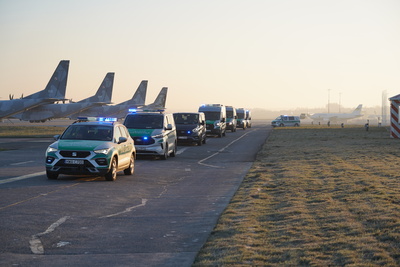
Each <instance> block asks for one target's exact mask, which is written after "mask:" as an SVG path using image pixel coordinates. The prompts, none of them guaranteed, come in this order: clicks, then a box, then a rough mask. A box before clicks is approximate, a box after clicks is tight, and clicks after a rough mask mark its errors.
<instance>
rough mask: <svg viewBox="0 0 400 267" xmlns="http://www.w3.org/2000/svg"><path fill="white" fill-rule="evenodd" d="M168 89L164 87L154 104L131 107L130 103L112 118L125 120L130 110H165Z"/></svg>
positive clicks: (111, 115) (112, 114)
mask: <svg viewBox="0 0 400 267" xmlns="http://www.w3.org/2000/svg"><path fill="white" fill-rule="evenodd" d="M167 92H168V87H163V88H162V89H161V91H160V92H159V93H158V95H157V97H156V99H155V100H154V102H153V103H151V104H148V105H130V104H129V103H128V104H126V105H124V109H121V110H119V111H118V112H117V113H111V114H110V117H116V118H125V116H126V114H128V112H129V110H130V109H135V108H136V109H138V108H140V109H142V110H164V109H165V103H166V101H167Z"/></svg>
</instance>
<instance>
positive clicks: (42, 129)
mask: <svg viewBox="0 0 400 267" xmlns="http://www.w3.org/2000/svg"><path fill="white" fill-rule="evenodd" d="M65 128H66V127H55V126H9V125H6V126H1V127H0V138H1V137H3V138H4V137H7V138H12V137H18V138H23V137H52V136H54V135H56V134H62V132H63V131H64V130H65Z"/></svg>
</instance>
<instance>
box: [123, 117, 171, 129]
mask: <svg viewBox="0 0 400 267" xmlns="http://www.w3.org/2000/svg"><path fill="white" fill-rule="evenodd" d="M124 125H125V126H126V128H131V129H162V128H163V125H164V123H163V116H162V115H150V116H149V115H140V114H135V115H131V116H127V117H126V119H125V122H124Z"/></svg>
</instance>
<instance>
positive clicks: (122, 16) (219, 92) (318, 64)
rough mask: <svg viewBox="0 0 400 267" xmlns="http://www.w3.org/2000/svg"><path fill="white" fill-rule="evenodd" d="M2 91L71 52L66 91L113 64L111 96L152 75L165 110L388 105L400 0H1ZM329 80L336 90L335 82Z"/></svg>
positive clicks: (72, 92) (80, 87)
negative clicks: (164, 96) (165, 92)
mask: <svg viewBox="0 0 400 267" xmlns="http://www.w3.org/2000/svg"><path fill="white" fill-rule="evenodd" d="M0 34H1V42H0V99H2V100H5V99H8V95H9V94H10V93H11V94H14V95H15V96H16V97H19V96H20V95H21V94H22V93H23V94H24V95H29V94H32V93H34V92H36V91H38V90H41V89H43V88H44V87H45V86H46V84H47V82H48V80H49V78H50V76H51V74H52V73H53V72H54V69H55V68H56V66H57V64H58V63H59V61H60V60H63V59H66V60H70V68H69V77H68V83H67V93H66V97H67V98H72V99H73V100H74V101H79V100H81V99H84V98H86V97H89V96H91V95H93V94H94V93H95V92H96V90H97V89H98V87H99V85H100V83H101V81H102V79H103V78H104V76H105V75H106V73H107V72H115V80H114V90H113V102H114V103H120V102H122V101H125V100H127V99H130V98H131V97H132V95H133V93H134V92H135V90H136V88H137V87H138V85H139V83H140V81H141V80H148V81H149V84H148V89H147V101H146V102H147V103H151V102H153V100H154V98H155V97H156V95H157V94H158V92H159V91H160V90H161V88H162V87H163V86H167V87H168V88H169V92H168V97H167V108H168V109H169V110H173V111H176V110H182V111H184V110H187V111H194V110H197V107H198V106H199V105H200V104H203V103H222V104H225V105H234V106H236V107H247V108H266V109H271V110H279V109H291V108H296V107H304V108H305V109H306V108H314V107H325V106H326V104H327V103H328V98H329V99H330V102H331V103H338V102H339V100H340V102H341V104H342V105H343V106H344V107H346V108H351V107H354V108H355V107H356V106H357V105H358V104H364V106H367V107H371V106H376V105H380V104H381V99H382V91H383V90H387V92H388V96H389V97H391V96H393V95H397V94H399V93H400V1H399V0H373V1H371V0H343V1H342V0H332V1H331V0H327V1H324V0H305V1H301V0H246V1H244V0H242V1H239V0H229V1H227V0H223V1H222V0H212V1H211V0H201V1H200V0H198V1H194V0H193V1H191V0H146V1H134V0H126V1H122V0H114V1H102V0H80V1H77V0H68V1H58V0H35V1H32V0H0ZM328 89H330V90H328Z"/></svg>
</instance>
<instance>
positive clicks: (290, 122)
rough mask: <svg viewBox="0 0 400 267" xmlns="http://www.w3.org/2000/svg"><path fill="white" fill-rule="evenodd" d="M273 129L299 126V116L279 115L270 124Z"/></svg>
mask: <svg viewBox="0 0 400 267" xmlns="http://www.w3.org/2000/svg"><path fill="white" fill-rule="evenodd" d="M271 125H272V126H273V127H277V126H278V127H285V126H294V127H298V126H300V117H299V116H288V115H280V116H279V117H277V118H276V119H275V120H273V121H272V122H271Z"/></svg>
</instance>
